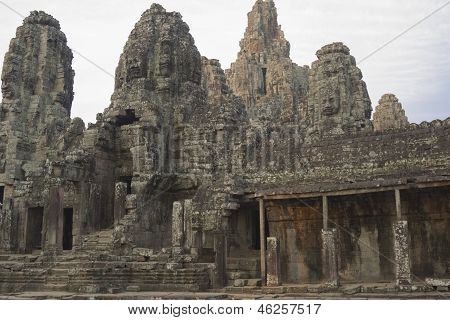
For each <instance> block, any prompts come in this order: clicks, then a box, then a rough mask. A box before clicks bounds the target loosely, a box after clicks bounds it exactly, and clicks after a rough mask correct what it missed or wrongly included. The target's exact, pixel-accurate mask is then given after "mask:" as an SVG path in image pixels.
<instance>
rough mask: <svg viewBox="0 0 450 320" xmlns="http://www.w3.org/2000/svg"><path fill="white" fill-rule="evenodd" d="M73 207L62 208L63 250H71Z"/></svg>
mask: <svg viewBox="0 0 450 320" xmlns="http://www.w3.org/2000/svg"><path fill="white" fill-rule="evenodd" d="M72 228H73V208H66V209H64V225H63V250H72V236H73V235H72Z"/></svg>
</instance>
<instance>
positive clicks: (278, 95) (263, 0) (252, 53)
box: [226, 0, 308, 123]
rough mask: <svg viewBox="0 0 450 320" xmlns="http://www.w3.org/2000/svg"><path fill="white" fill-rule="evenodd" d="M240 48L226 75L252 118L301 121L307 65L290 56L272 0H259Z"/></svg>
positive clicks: (287, 43)
mask: <svg viewBox="0 0 450 320" xmlns="http://www.w3.org/2000/svg"><path fill="white" fill-rule="evenodd" d="M240 47H241V50H240V52H239V53H238V57H237V60H236V61H235V62H234V63H232V64H231V68H230V69H229V70H227V71H226V76H227V80H228V83H229V86H230V88H231V90H232V91H233V93H234V94H236V95H237V96H240V97H242V98H243V100H244V102H245V104H246V107H247V111H248V113H249V116H250V118H251V120H252V121H254V120H262V121H265V120H266V121H269V120H270V121H271V122H273V121H274V119H275V120H276V121H281V122H282V123H296V122H298V120H299V109H300V105H301V104H302V103H303V104H304V102H305V97H306V90H307V74H308V67H299V66H297V65H296V64H294V63H293V62H292V60H291V59H290V57H289V54H290V44H289V42H288V41H287V40H286V39H285V37H284V33H283V31H282V30H281V27H280V26H279V25H278V21H277V10H276V7H275V4H274V2H273V1H272V0H258V1H256V3H255V5H254V6H253V9H252V11H251V12H250V13H249V14H248V26H247V29H246V31H245V35H244V38H243V39H242V40H241V42H240Z"/></svg>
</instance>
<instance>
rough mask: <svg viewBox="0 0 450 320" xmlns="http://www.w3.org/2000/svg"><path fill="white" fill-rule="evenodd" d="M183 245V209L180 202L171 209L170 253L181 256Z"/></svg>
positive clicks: (175, 203) (176, 202)
mask: <svg viewBox="0 0 450 320" xmlns="http://www.w3.org/2000/svg"><path fill="white" fill-rule="evenodd" d="M183 245H184V208H183V204H182V203H181V202H180V201H175V202H174V203H173V207H172V253H173V254H181V253H182V251H183Z"/></svg>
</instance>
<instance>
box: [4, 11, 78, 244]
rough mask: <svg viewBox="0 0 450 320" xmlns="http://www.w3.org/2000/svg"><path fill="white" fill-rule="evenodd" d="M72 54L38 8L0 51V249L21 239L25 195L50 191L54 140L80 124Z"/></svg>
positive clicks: (70, 133)
mask: <svg viewBox="0 0 450 320" xmlns="http://www.w3.org/2000/svg"><path fill="white" fill-rule="evenodd" d="M72 58H73V56H72V51H71V50H70V49H69V47H68V46H67V40H66V36H65V35H64V33H63V32H62V31H61V29H60V25H59V22H58V21H57V20H56V19H54V18H53V17H52V16H50V15H48V14H46V13H45V12H42V11H39V12H38V11H34V12H31V14H30V15H29V16H28V17H27V18H25V20H24V22H23V24H22V26H20V27H19V28H17V32H16V36H15V38H13V39H12V40H11V42H10V46H9V51H8V52H7V53H6V55H5V60H4V63H3V71H2V76H1V78H2V87H1V89H2V94H3V101H2V103H1V106H0V184H1V185H2V187H3V188H4V199H5V203H4V205H3V210H4V214H3V217H2V219H1V221H0V250H2V249H5V250H9V249H11V248H17V246H19V247H20V246H21V245H24V241H25V240H24V239H25V238H24V236H23V234H21V235H19V234H20V233H19V232H18V231H17V230H18V228H19V227H20V223H21V224H22V226H23V221H25V219H26V218H25V214H24V210H23V208H25V207H26V206H27V205H30V203H31V199H36V198H38V197H39V201H36V207H37V206H42V205H43V202H44V201H45V200H44V199H45V198H47V197H51V196H50V195H49V194H48V189H46V188H44V187H43V181H44V180H45V179H47V177H48V174H49V173H50V171H52V170H49V168H51V166H47V165H48V164H49V163H50V162H51V161H52V160H60V156H61V154H59V152H58V149H59V147H58V146H63V145H64V144H66V143H69V142H70V141H69V140H70V138H69V136H72V137H73V136H74V132H77V133H79V132H80V131H82V130H83V129H84V123H83V122H82V121H81V119H76V120H75V119H74V121H73V122H71V120H70V111H71V107H72V100H73V96H74V93H73V80H74V71H73V70H72ZM74 126H75V127H76V129H75V131H74V128H75V127H74ZM67 133H68V135H66V134H67ZM59 150H61V149H59ZM47 182H48V181H47ZM20 221H22V222H20ZM43 236H45V235H44V232H43Z"/></svg>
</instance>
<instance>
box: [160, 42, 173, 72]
mask: <svg viewBox="0 0 450 320" xmlns="http://www.w3.org/2000/svg"><path fill="white" fill-rule="evenodd" d="M172 47H173V45H172V42H171V41H170V40H163V41H161V44H160V48H161V55H160V57H159V75H160V76H161V77H164V78H168V77H170V75H171V73H172V69H173V67H172V65H173V64H172V52H173V48H172Z"/></svg>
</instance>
